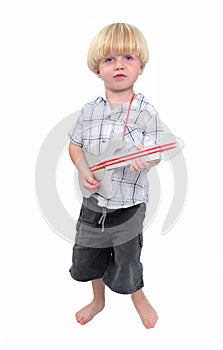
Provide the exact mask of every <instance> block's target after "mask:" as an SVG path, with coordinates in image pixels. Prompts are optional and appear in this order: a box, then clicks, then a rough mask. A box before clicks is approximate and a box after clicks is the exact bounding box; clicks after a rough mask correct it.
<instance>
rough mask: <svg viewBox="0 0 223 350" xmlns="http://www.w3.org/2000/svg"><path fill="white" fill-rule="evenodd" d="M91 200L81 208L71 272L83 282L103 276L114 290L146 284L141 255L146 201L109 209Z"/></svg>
mask: <svg viewBox="0 0 223 350" xmlns="http://www.w3.org/2000/svg"><path fill="white" fill-rule="evenodd" d="M89 203H90V205H89ZM91 204H92V201H90V202H88V203H87V205H86V202H85V203H84V205H82V208H81V212H80V216H79V219H78V222H77V227H76V239H75V244H74V247H73V256H72V266H71V268H70V274H71V276H72V278H74V279H75V280H77V281H82V282H86V281H92V280H95V279H98V278H102V279H103V281H104V283H105V284H106V285H107V286H108V287H109V288H110V289H111V290H112V291H114V292H117V293H121V294H132V293H134V292H136V291H137V290H139V289H141V288H142V287H143V285H144V284H143V267H142V264H141V262H140V256H141V250H142V245H143V235H142V230H143V220H144V217H145V211H146V205H145V203H141V204H138V205H136V206H134V207H130V208H125V209H118V210H110V211H106V213H105V212H101V208H99V209H98V208H96V209H97V210H92V209H95V207H94V203H93V207H92V206H91ZM102 217H103V218H102ZM101 218H102V220H103V219H104V223H103V225H101ZM102 226H103V227H102Z"/></svg>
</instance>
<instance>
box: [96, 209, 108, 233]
mask: <svg viewBox="0 0 223 350" xmlns="http://www.w3.org/2000/svg"><path fill="white" fill-rule="evenodd" d="M106 215H107V210H106V208H104V207H103V208H102V215H101V217H100V219H99V221H98V224H99V225H100V224H101V232H104V230H105V219H106Z"/></svg>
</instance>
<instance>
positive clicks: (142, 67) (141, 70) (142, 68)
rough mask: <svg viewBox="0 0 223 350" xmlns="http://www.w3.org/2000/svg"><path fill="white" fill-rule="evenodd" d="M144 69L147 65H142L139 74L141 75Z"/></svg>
mask: <svg viewBox="0 0 223 350" xmlns="http://www.w3.org/2000/svg"><path fill="white" fill-rule="evenodd" d="M144 69H145V66H140V69H139V75H141V74H142V73H143V71H144Z"/></svg>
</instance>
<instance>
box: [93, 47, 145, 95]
mask: <svg viewBox="0 0 223 350" xmlns="http://www.w3.org/2000/svg"><path fill="white" fill-rule="evenodd" d="M143 69H144V67H142V66H141V64H140V61H139V59H138V57H137V56H136V55H132V54H131V55H122V54H118V55H113V54H111V55H110V56H109V57H106V58H104V59H102V60H101V61H100V62H99V70H98V73H97V75H98V77H99V78H102V79H103V80H104V84H105V88H107V89H112V90H113V91H121V90H125V89H128V88H132V86H133V85H134V83H135V81H136V80H137V78H138V76H139V75H140V74H142V72H143Z"/></svg>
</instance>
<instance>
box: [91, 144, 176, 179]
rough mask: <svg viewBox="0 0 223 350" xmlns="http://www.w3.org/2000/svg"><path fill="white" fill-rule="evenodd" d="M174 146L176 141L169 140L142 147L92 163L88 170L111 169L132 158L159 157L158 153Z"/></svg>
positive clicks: (125, 163)
mask: <svg viewBox="0 0 223 350" xmlns="http://www.w3.org/2000/svg"><path fill="white" fill-rule="evenodd" d="M174 148H176V142H170V143H166V144H163V145H159V146H154V147H147V148H143V149H141V150H137V151H134V152H132V153H123V154H121V155H119V156H116V157H113V158H111V159H107V160H104V161H102V162H99V163H97V164H94V165H92V166H91V167H90V170H91V171H92V172H96V171H99V170H102V169H107V170H113V169H116V168H120V167H124V166H126V165H129V164H130V163H131V162H132V161H133V160H134V159H137V158H144V160H147V161H152V160H156V159H160V156H159V154H160V153H161V152H165V151H169V150H172V149H174Z"/></svg>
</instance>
